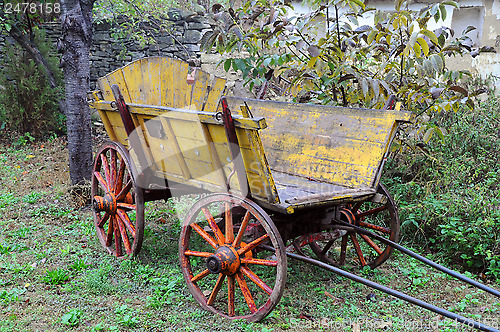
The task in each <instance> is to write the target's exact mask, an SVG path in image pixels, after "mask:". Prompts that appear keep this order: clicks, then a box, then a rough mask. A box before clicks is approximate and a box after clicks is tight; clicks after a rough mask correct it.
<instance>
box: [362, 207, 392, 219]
mask: <svg viewBox="0 0 500 332" xmlns="http://www.w3.org/2000/svg"><path fill="white" fill-rule="evenodd" d="M384 210H387V206H386V205H382V206H379V207H377V208H375V209H371V210H368V211H365V212H361V213H357V214H356V219H361V218H363V217H366V216H369V215H372V214H377V213H379V212H380V211H384Z"/></svg>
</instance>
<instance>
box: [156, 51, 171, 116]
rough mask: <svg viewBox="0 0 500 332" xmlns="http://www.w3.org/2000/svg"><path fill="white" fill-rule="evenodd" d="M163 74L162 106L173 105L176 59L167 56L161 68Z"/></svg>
mask: <svg viewBox="0 0 500 332" xmlns="http://www.w3.org/2000/svg"><path fill="white" fill-rule="evenodd" d="M159 70H160V71H161V73H162V75H161V86H162V97H161V104H160V105H161V106H169V107H173V105H174V85H173V84H172V81H173V80H174V59H171V58H166V59H165V60H164V61H162V63H161V65H160V69H159Z"/></svg>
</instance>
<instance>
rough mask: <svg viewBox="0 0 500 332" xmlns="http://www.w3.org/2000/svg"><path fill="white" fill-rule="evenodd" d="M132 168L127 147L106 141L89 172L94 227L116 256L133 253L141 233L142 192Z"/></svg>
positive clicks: (142, 228)
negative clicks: (90, 172)
mask: <svg viewBox="0 0 500 332" xmlns="http://www.w3.org/2000/svg"><path fill="white" fill-rule="evenodd" d="M132 167H133V165H132V163H131V161H130V157H129V153H128V151H127V149H126V148H125V147H124V146H123V145H121V144H119V143H116V142H108V143H106V144H104V145H103V146H102V147H101V148H100V149H99V152H97V154H96V158H95V161H94V168H93V172H92V208H93V215H94V226H95V228H96V231H97V236H98V237H99V240H100V242H101V244H102V246H103V247H104V248H106V250H107V251H108V252H109V253H110V254H112V255H115V256H116V257H124V256H130V255H136V254H137V253H138V252H139V251H140V250H141V245H142V239H143V236H144V193H143V190H142V189H141V188H139V187H138V186H137V182H136V179H135V178H134V174H133V171H132Z"/></svg>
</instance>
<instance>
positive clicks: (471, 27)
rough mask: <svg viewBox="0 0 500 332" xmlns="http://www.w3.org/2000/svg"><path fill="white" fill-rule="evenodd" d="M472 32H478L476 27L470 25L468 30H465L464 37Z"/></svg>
mask: <svg viewBox="0 0 500 332" xmlns="http://www.w3.org/2000/svg"><path fill="white" fill-rule="evenodd" d="M472 30H476V27H475V26H472V25H469V26H468V27H467V28H465V30H464V31H463V32H462V35H466V34H468V33H469V32H471V31H472Z"/></svg>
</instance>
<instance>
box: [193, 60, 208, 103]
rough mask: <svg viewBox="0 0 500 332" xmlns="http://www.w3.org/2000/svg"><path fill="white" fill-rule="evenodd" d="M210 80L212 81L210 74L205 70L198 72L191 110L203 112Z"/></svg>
mask: <svg viewBox="0 0 500 332" xmlns="http://www.w3.org/2000/svg"><path fill="white" fill-rule="evenodd" d="M209 80H210V74H209V73H207V72H205V71H203V70H197V71H196V76H195V83H194V86H193V93H192V95H191V102H190V109H192V110H196V111H202V110H203V104H204V102H205V97H206V95H207V93H208V86H209V85H208V84H209Z"/></svg>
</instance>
